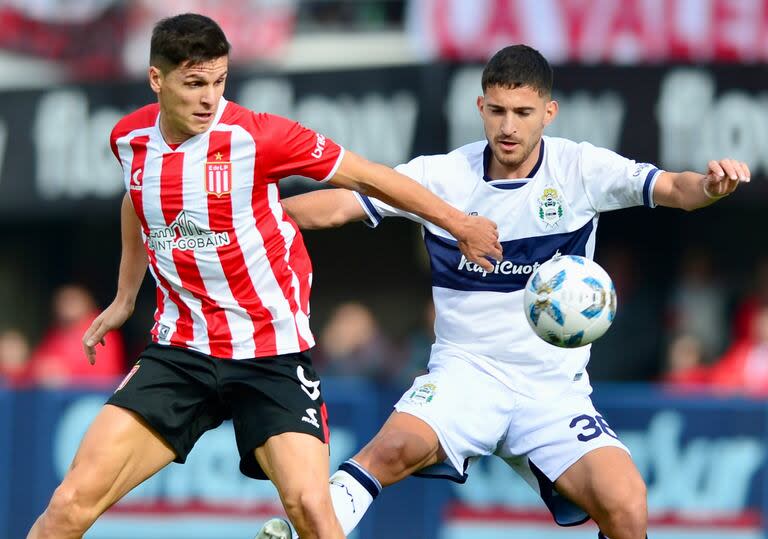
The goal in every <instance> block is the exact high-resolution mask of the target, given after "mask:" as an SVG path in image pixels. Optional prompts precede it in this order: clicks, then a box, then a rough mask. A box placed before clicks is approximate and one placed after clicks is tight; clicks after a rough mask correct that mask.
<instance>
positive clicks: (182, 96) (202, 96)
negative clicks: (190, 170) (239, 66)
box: [149, 56, 229, 144]
mask: <svg viewBox="0 0 768 539" xmlns="http://www.w3.org/2000/svg"><path fill="white" fill-rule="evenodd" d="M228 66H229V59H228V57H226V56H222V57H220V58H216V59H214V60H209V61H206V62H201V63H199V64H191V65H190V64H189V63H182V64H180V65H178V66H176V67H175V68H173V69H171V70H169V71H166V72H163V70H161V69H160V68H158V67H155V66H152V67H150V68H149V82H150V86H151V87H152V90H154V92H155V93H156V94H157V97H158V100H159V101H160V128H161V130H162V132H163V137H164V138H165V139H166V142H169V143H171V144H178V143H181V142H184V141H185V140H187V139H189V138H191V137H194V136H195V135H199V134H200V133H204V132H205V131H207V130H208V128H209V127H210V126H211V124H212V123H213V119H214V117H215V116H216V109H217V108H218V105H219V99H220V98H221V96H222V95H223V94H224V82H225V80H226V78H227V69H228Z"/></svg>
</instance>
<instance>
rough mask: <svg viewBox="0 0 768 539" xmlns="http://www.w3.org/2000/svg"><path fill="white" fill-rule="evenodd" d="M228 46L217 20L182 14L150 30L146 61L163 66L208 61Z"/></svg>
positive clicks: (225, 50) (164, 20) (220, 55)
mask: <svg viewBox="0 0 768 539" xmlns="http://www.w3.org/2000/svg"><path fill="white" fill-rule="evenodd" d="M229 49H230V45H229V42H228V41H227V36H225V35H224V31H223V30H222V29H221V27H220V26H219V25H218V24H216V21H214V20H213V19H211V18H209V17H206V16H205V15H198V14H197V13H184V14H182V15H175V16H173V17H168V18H166V19H162V20H160V21H159V22H158V23H157V24H156V25H155V28H154V29H153V30H152V42H151V45H150V48H149V63H150V64H151V65H153V66H157V67H161V68H166V67H169V66H170V67H176V66H178V65H180V64H182V63H189V64H191V65H194V64H199V63H200V62H207V61H209V60H214V59H216V58H221V57H222V56H227V55H228V54H229Z"/></svg>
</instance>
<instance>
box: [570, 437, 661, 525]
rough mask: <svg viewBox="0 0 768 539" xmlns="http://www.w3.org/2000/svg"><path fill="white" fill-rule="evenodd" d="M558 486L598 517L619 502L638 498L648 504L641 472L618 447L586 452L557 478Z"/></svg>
mask: <svg viewBox="0 0 768 539" xmlns="http://www.w3.org/2000/svg"><path fill="white" fill-rule="evenodd" d="M555 488H556V489H557V491H558V492H560V493H561V494H563V495H564V496H566V497H567V498H568V499H570V500H572V501H573V502H575V503H576V504H577V505H579V506H580V507H582V508H583V509H584V510H585V511H587V513H589V515H590V516H592V517H593V518H595V519H596V520H599V515H600V514H601V513H605V512H607V511H609V510H610V509H611V506H612V505H614V504H616V503H618V504H621V503H623V502H627V501H632V500H637V503H638V504H643V505H644V503H645V502H644V501H645V496H646V487H645V482H644V481H643V478H642V476H641V475H640V472H639V471H638V469H637V467H636V466H635V464H634V463H633V462H632V459H631V458H630V456H629V454H628V453H627V452H626V451H624V450H623V449H621V448H618V447H599V448H597V449H594V450H592V451H590V452H588V453H586V454H585V455H584V456H582V457H581V458H580V459H579V460H578V461H576V462H575V463H574V464H573V465H571V466H570V467H569V468H568V469H567V470H566V471H565V472H564V473H563V474H562V475H561V476H560V477H559V478H558V479H557V481H555Z"/></svg>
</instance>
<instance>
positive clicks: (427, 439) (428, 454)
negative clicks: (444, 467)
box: [352, 411, 446, 487]
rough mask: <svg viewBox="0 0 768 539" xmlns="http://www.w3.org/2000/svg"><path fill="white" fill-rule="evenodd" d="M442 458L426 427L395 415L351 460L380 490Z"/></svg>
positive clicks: (406, 416)
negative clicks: (376, 483) (367, 474)
mask: <svg viewBox="0 0 768 539" xmlns="http://www.w3.org/2000/svg"><path fill="white" fill-rule="evenodd" d="M445 458H446V454H445V451H443V449H442V447H441V446H440V440H439V439H438V437H437V434H436V433H435V431H434V430H433V429H432V427H430V426H429V424H427V423H426V422H425V421H424V420H423V419H420V418H418V417H416V416H414V415H411V414H410V413H407V412H398V411H394V412H392V414H391V415H390V416H389V418H388V419H387V421H386V422H385V423H384V425H383V426H382V427H381V430H379V432H378V433H377V434H376V436H374V437H373V439H372V440H371V441H370V442H368V443H367V444H366V445H365V447H363V448H362V449H361V450H360V451H359V452H358V453H357V455H355V456H354V457H353V458H352V460H353V461H354V462H355V463H356V464H358V465H359V467H362V468H363V469H365V470H366V471H367V472H368V473H369V474H370V475H372V476H373V477H374V478H375V479H376V480H377V482H378V483H379V485H380V487H388V486H389V485H392V484H394V483H397V482H398V481H402V480H403V479H405V478H406V477H408V476H409V475H411V474H412V473H414V472H416V471H418V470H421V469H422V468H425V467H427V466H431V465H433V464H437V463H438V462H443V461H444V460H445Z"/></svg>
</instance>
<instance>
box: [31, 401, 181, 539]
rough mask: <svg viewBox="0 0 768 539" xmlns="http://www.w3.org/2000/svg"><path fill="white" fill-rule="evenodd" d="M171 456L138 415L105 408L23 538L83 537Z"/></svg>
mask: <svg viewBox="0 0 768 539" xmlns="http://www.w3.org/2000/svg"><path fill="white" fill-rule="evenodd" d="M174 457H175V453H174V451H173V450H172V449H171V448H170V447H169V446H168V445H167V444H166V443H165V442H164V441H163V439H162V438H160V437H159V436H158V435H157V434H156V433H155V432H154V431H153V430H152V429H151V428H150V427H149V426H147V424H146V423H145V422H144V421H143V420H142V419H141V418H140V417H139V416H137V415H136V414H135V413H133V412H131V411H129V410H125V409H123V408H118V407H117V406H112V405H109V404H107V405H105V406H104V407H103V408H102V410H101V412H100V413H99V414H98V416H96V419H95V420H94V422H93V423H92V424H91V426H90V428H89V429H88V431H87V432H86V434H85V437H84V438H83V441H82V443H81V444H80V448H79V449H78V451H77V454H76V455H75V458H74V460H73V461H72V465H71V466H70V469H69V471H68V472H67V474H66V476H65V477H64V480H63V481H62V482H61V485H59V487H58V488H57V489H56V491H55V492H54V493H53V496H52V498H51V500H50V503H49V504H48V507H47V508H46V510H45V512H44V513H43V514H42V515H40V517H39V518H38V519H37V521H36V522H35V524H34V525H33V526H32V529H31V530H30V531H29V535H28V536H27V538H28V539H42V538H56V539H69V538H79V537H82V536H83V534H84V533H85V532H86V530H88V528H90V527H91V525H92V524H93V523H94V521H95V520H96V519H97V518H98V517H99V515H101V514H102V513H103V512H104V511H106V510H107V509H108V508H109V507H110V506H111V505H112V504H114V503H115V502H116V501H117V500H119V499H120V498H122V497H123V496H124V495H125V494H126V493H127V492H128V491H130V490H131V489H132V488H134V487H135V486H136V485H138V484H139V483H141V482H142V481H144V480H145V479H147V478H148V477H150V476H151V475H153V474H154V473H155V472H157V471H158V470H160V469H161V468H163V467H164V466H165V465H167V464H168V463H170V462H171V461H173V459H174Z"/></svg>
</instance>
